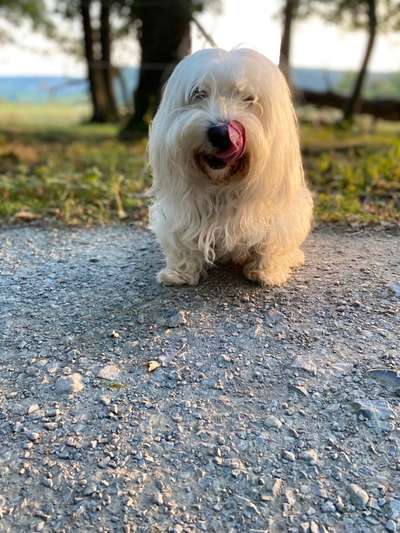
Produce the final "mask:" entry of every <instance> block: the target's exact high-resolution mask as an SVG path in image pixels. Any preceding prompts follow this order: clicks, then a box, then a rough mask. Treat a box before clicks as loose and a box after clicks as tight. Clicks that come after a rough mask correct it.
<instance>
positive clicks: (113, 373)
mask: <svg viewBox="0 0 400 533" xmlns="http://www.w3.org/2000/svg"><path fill="white" fill-rule="evenodd" d="M119 375H120V369H119V368H118V367H117V366H116V365H107V366H103V368H100V370H99V371H98V372H97V377H98V378H101V379H107V380H109V381H114V380H115V379H118V378H119Z"/></svg>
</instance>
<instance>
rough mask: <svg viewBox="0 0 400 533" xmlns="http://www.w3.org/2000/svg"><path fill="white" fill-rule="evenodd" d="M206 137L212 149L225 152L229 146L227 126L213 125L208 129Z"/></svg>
mask: <svg viewBox="0 0 400 533" xmlns="http://www.w3.org/2000/svg"><path fill="white" fill-rule="evenodd" d="M207 135H208V139H209V141H210V143H211V144H212V145H213V146H214V148H218V149H219V150H227V149H228V148H229V147H230V145H231V140H230V137H229V131H228V125H227V124H214V125H213V126H211V127H210V128H208V132H207Z"/></svg>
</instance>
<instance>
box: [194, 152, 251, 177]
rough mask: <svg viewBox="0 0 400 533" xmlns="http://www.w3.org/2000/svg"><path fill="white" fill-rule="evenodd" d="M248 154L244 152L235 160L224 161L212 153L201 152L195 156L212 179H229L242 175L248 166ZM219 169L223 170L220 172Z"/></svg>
mask: <svg viewBox="0 0 400 533" xmlns="http://www.w3.org/2000/svg"><path fill="white" fill-rule="evenodd" d="M247 159H248V158H247V155H246V154H244V155H243V156H242V157H240V158H239V159H236V160H235V161H230V162H229V161H224V160H223V159H221V158H219V157H217V156H216V155H212V154H204V153H199V154H197V155H196V156H195V160H196V163H197V166H198V167H199V169H200V170H201V171H202V173H203V174H205V175H206V176H207V177H208V179H210V180H211V181H220V180H221V179H222V180H223V181H229V180H230V179H231V178H233V177H235V176H237V175H238V174H240V175H242V174H244V173H245V171H246V168H247V164H248V163H247ZM218 171H221V172H219V173H218Z"/></svg>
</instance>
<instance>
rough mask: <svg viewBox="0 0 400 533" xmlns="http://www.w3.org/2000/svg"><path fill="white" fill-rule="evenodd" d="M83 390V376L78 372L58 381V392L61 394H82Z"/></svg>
mask: <svg viewBox="0 0 400 533" xmlns="http://www.w3.org/2000/svg"><path fill="white" fill-rule="evenodd" d="M83 388H84V384H83V383H82V376H81V375H80V374H78V373H77V372H75V373H74V374H71V375H69V376H64V377H61V378H59V379H58V380H57V381H56V391H57V392H58V393H60V394H73V393H76V392H80V391H81V390H82V389H83Z"/></svg>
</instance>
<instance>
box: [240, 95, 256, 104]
mask: <svg viewBox="0 0 400 533" xmlns="http://www.w3.org/2000/svg"><path fill="white" fill-rule="evenodd" d="M255 101H256V97H255V96H253V95H252V94H246V95H244V96H243V97H242V102H244V103H245V104H248V105H250V104H254V103H255Z"/></svg>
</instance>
